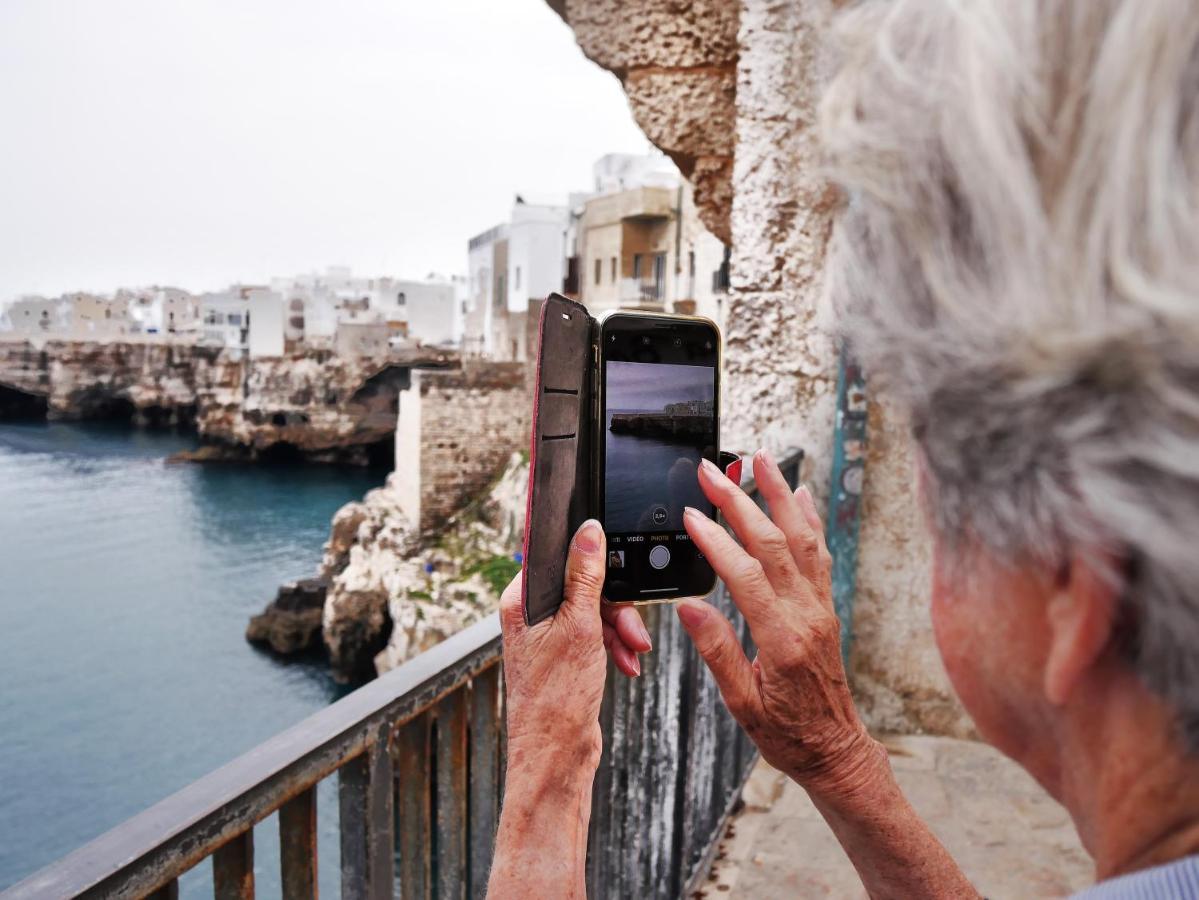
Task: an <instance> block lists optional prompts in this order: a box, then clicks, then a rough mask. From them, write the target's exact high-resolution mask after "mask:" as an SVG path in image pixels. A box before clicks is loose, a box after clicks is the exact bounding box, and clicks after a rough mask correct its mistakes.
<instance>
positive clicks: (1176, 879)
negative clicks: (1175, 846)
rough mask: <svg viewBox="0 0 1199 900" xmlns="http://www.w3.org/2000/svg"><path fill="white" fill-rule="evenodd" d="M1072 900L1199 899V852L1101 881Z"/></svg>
mask: <svg viewBox="0 0 1199 900" xmlns="http://www.w3.org/2000/svg"><path fill="white" fill-rule="evenodd" d="M1072 900H1199V856H1186V857H1183V858H1182V859H1180V860H1176V861H1175V862H1172V863H1167V864H1166V865H1164V866H1154V867H1153V868H1152V869H1144V870H1142V871H1140V872H1133V873H1132V874H1131V875H1121V876H1120V877H1119V878H1110V879H1108V880H1107V881H1101V882H1099V884H1097V885H1095V886H1094V887H1089V888H1087V889H1086V890H1085V891H1081V892H1079V893H1077V894H1075V895H1074V897H1073V898H1072Z"/></svg>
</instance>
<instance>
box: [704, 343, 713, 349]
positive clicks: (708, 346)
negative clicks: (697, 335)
mask: <svg viewBox="0 0 1199 900" xmlns="http://www.w3.org/2000/svg"><path fill="white" fill-rule="evenodd" d="M704 349H705V350H711V349H712V342H711V341H705V342H704Z"/></svg>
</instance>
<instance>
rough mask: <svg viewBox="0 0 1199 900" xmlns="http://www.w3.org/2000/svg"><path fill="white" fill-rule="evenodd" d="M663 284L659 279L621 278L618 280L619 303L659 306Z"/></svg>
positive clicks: (623, 304)
mask: <svg viewBox="0 0 1199 900" xmlns="http://www.w3.org/2000/svg"><path fill="white" fill-rule="evenodd" d="M664 294H665V291H664V289H663V285H662V283H661V282H659V281H653V280H646V279H643V278H622V279H621V280H620V303H621V305H622V306H660V305H661V304H662V303H663V302H664V300H665V297H664V296H663V295H664Z"/></svg>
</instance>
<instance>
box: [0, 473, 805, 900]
mask: <svg viewBox="0 0 1199 900" xmlns="http://www.w3.org/2000/svg"><path fill="white" fill-rule="evenodd" d="M802 459H803V454H802V452H797V453H793V454H789V455H788V456H787V458H786V460H785V461H784V462H783V464H782V465H783V471H784V473H785V474H786V475H787V476H788V479H789V480H790V481H791V482H792V483H793V484H795V483H797V482H798V478H799V469H800V464H801V462H802ZM750 491H751V493H752V492H753V488H752V486H751V487H750ZM712 602H714V603H715V604H716V605H717V606H718V607H720V608H721V609H722V610H723V611H724V612H725V613H726V614H727V615H729V616H730V618H731V619H732V621H733V622H734V623H735V625H736V627H737V629H738V632H739V634H740V635H741V638H742V642H743V644H744V645H745V647H746V649H747V651H752V647H751V642H750V638H749V633H748V629H747V628H746V626H745V623H744V620H743V619H742V618H741V616H740V615H739V614H738V613H737V611H736V609H735V608H734V607H733V604H732V602H731V601H730V599H729V598H728V596H727V592H726V591H725V590H724V587H723V585H721V586H720V587H718V589H717V591H716V592H715V595H714V596H713V598H712ZM645 613H646V616H645V618H646V626H647V627H648V628H649V630H650V633H651V635H652V636H653V641H654V652H653V653H651V654H649V655H648V656H647V657H646V659H645V660H644V662H643V671H642V675H641V677H640V678H637V679H628V678H624V677H622V676H615V675H614V673H613V672H612V671H609V677H608V680H607V686H606V688H605V693H604V700H603V706H602V710H601V724H602V726H603V740H604V751H603V755H602V758H601V761H600V767H599V771H598V773H597V776H596V783H595V790H594V794H593V796H594V801H593V808H592V818H591V833H590V838H589V844H588V861H587V880H588V889H589V893H590V894H591V896H593V897H634V896H635V897H660V898H669V897H681V896H684V895H687V894H689V893H691V892H692V891H694V890H695V889H696V887H697V886H698V883H699V882H700V881H701V880H702V878H703V877H704V875H705V874H706V872H707V869H708V866H709V864H710V862H711V858H712V855H713V853H714V852H715V848H716V845H717V842H718V841H719V839H720V836H721V834H722V833H723V830H724V826H725V824H726V822H727V819H728V817H729V815H730V813H731V810H732V807H733V804H734V803H735V801H736V799H737V797H738V795H739V793H740V789H741V786H742V784H743V783H744V781H745V778H746V777H747V776H748V774H749V770H750V768H751V767H752V766H753V764H754V761H755V760H756V758H757V755H756V751H755V749H754V747H753V744H752V743H751V742H750V741H749V740H748V738H746V737H745V735H744V733H743V732H742V731H741V730H740V729H739V728H738V727H737V725H736V723H735V722H734V721H733V720H732V718H731V717H730V716H729V715H728V713H727V711H726V710H725V709H724V706H723V704H722V703H721V702H720V697H719V692H718V690H717V688H716V686H715V683H714V682H713V681H712V678H711V676H710V674H709V673H708V671H707V670H706V669H705V668H704V666H703V665H702V663H701V662H700V661H699V660H698V657H697V656H696V654H695V652H694V650H693V649H692V647H691V644H690V641H689V640H688V639H687V637H686V635H685V634H684V633H683V631H682V629H681V627H680V626H679V623H678V619H677V617H676V616H674V615H673V612H672V610H671V609H670V607H669V606H651V607H648V608H647V609H646V610H645ZM500 659H501V644H500V634H499V620H498V617H497V616H496V615H494V614H493V615H491V616H490V617H488V618H487V619H484V620H482V621H481V622H478V623H476V624H475V625H472V626H470V627H469V628H467V629H465V630H463V631H461V632H459V633H458V634H456V635H453V636H452V637H450V638H448V639H447V640H445V641H443V642H442V643H441V644H439V645H437V646H436V647H434V648H433V649H431V650H428V651H426V652H425V653H422V654H421V655H419V656H417V657H416V658H414V659H412V660H411V661H409V662H407V663H405V664H404V665H403V666H400V667H399V668H397V669H395V670H393V671H392V672H389V673H387V674H386V675H384V676H382V677H380V678H378V679H376V680H375V681H372V682H370V683H369V684H367V685H365V686H364V687H361V688H359V689H358V690H356V691H354V692H353V693H351V694H349V695H348V696H346V697H344V698H343V699H341V700H339V701H338V702H336V703H334V704H332V705H330V706H329V707H327V708H325V709H323V710H321V711H320V712H318V713H316V714H315V715H313V716H311V717H309V718H308V719H305V720H304V721H303V722H300V723H299V724H298V725H295V726H294V727H292V728H290V729H288V730H287V731H284V732H282V733H280V734H278V735H276V736H275V737H274V738H272V739H271V740H269V741H267V742H266V743H264V744H261V745H259V746H258V747H256V748H254V749H253V750H251V751H249V752H248V753H246V754H244V755H243V756H240V757H238V758H237V759H235V760H234V761H233V762H231V763H229V764H228V765H226V766H224V767H222V768H220V769H218V770H217V771H215V772H213V773H211V774H210V775H207V776H206V777H204V778H201V779H200V780H199V781H196V782H194V783H192V784H191V785H189V786H188V787H186V788H184V789H183V790H181V791H179V792H178V793H176V794H174V795H172V796H170V797H168V798H167V799H165V800H163V801H162V802H160V803H158V804H157V805H155V806H153V807H151V808H150V809H148V810H146V811H145V812H143V813H141V814H139V815H137V816H134V817H133V818H131V819H129V820H128V821H126V822H125V823H123V824H121V825H119V826H117V827H116V828H114V829H112V830H111V831H109V832H107V833H106V834H103V835H101V836H100V837H99V838H97V839H96V840H94V841H92V842H91V843H89V844H86V845H85V846H83V847H81V848H80V849H78V850H76V851H74V852H73V853H71V854H69V855H67V856H65V857H63V858H62V859H61V860H59V861H57V862H55V863H52V864H51V865H49V866H47V867H46V868H44V869H42V870H41V871H39V872H36V873H34V874H33V875H31V876H29V877H28V878H26V879H25V880H24V881H22V882H20V883H18V884H16V885H14V886H13V887H11V888H9V889H8V890H7V891H5V892H4V893H3V894H2V895H0V897H3V898H4V900H16V898H32V897H37V898H43V897H53V898H67V897H145V896H153V897H156V898H159V897H160V898H169V897H177V896H178V891H179V878H180V876H181V875H183V874H184V873H186V872H187V871H189V870H190V869H192V868H193V867H195V866H196V865H198V864H199V863H201V862H203V861H204V860H205V859H211V860H212V875H213V886H214V893H215V896H216V897H217V898H221V900H223V898H251V897H253V896H254V830H253V829H254V825H255V824H257V823H259V822H261V821H263V820H264V819H266V818H267V817H268V816H270V815H271V814H272V813H274V812H276V811H278V812H279V831H280V852H279V866H280V876H281V886H282V894H283V896H284V897H286V898H289V900H291V898H314V897H316V894H317V859H318V854H317V827H316V822H317V816H316V789H317V786H318V784H319V783H320V782H321V781H322V780H323V779H325V778H326V777H328V776H330V775H333V774H334V773H336V775H337V779H338V813H339V836H340V854H341V896H342V897H343V898H347V900H350V898H372V900H378V898H385V897H394V896H397V895H398V896H401V897H403V898H405V900H407V898H426V897H438V898H442V897H446V898H449V897H453V898H462V897H482V896H483V895H484V894H485V893H486V890H487V874H488V870H489V867H490V864H491V856H492V850H493V847H494V841H495V830H496V825H497V823H498V818H499V809H500V803H501V800H502V795H503V772H504V717H503V690H502V684H501V667H500V665H499V662H500Z"/></svg>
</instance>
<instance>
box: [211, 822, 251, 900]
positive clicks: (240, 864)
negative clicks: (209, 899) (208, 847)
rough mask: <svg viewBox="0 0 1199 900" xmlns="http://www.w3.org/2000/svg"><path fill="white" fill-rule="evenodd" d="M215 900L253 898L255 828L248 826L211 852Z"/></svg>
mask: <svg viewBox="0 0 1199 900" xmlns="http://www.w3.org/2000/svg"><path fill="white" fill-rule="evenodd" d="M212 894H213V897H215V898H216V900H254V829H253V828H247V829H246V830H245V831H243V832H242V833H241V834H239V835H238V836H237V837H235V838H234V839H233V840H231V841H229V842H228V843H227V844H225V845H224V846H222V847H218V848H217V850H216V852H215V853H213V854H212Z"/></svg>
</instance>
